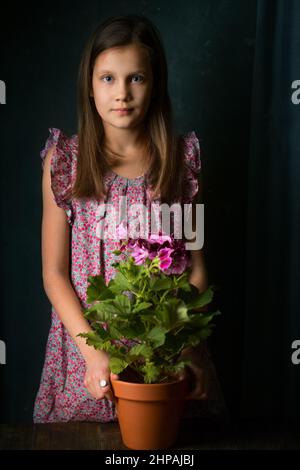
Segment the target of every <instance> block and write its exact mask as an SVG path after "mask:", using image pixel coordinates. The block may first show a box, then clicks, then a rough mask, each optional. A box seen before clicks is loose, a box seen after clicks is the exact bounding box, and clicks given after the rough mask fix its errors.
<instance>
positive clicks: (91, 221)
mask: <svg viewBox="0 0 300 470" xmlns="http://www.w3.org/2000/svg"><path fill="white" fill-rule="evenodd" d="M49 131H50V135H49V137H48V139H47V141H46V144H45V146H44V148H43V149H42V150H41V152H40V156H41V159H42V160H41V163H42V170H43V169H44V159H45V156H46V153H47V151H48V149H49V148H50V147H53V146H55V151H54V152H53V154H52V160H51V187H52V191H53V195H54V198H55V202H56V204H57V205H58V206H59V207H61V208H62V209H64V211H65V213H66V216H67V220H68V223H69V225H70V228H71V232H70V233H71V236H70V250H71V254H70V279H71V283H72V286H73V288H74V291H75V293H76V294H77V296H78V299H79V301H80V303H81V305H82V307H83V308H87V307H88V306H89V304H88V303H87V302H86V289H87V285H88V282H87V277H88V276H94V275H99V274H101V275H103V276H104V278H105V281H106V283H108V282H109V280H110V279H111V278H112V277H113V276H114V275H115V269H114V267H113V266H112V265H111V264H112V263H113V262H114V261H116V260H117V258H116V255H114V254H113V250H116V249H117V248H119V247H120V240H119V239H117V238H116V239H114V237H113V236H111V237H105V239H104V237H103V235H102V234H103V227H104V226H103V224H106V220H107V208H108V207H109V208H111V209H113V208H115V210H116V211H115V212H113V210H111V211H110V216H111V215H112V216H113V217H115V214H117V213H118V209H119V208H120V199H122V201H125V204H123V206H122V210H121V212H122V213H123V215H125V216H127V220H129V219H130V218H131V217H136V214H132V213H131V208H132V206H133V205H134V204H136V203H142V204H144V205H145V206H146V207H147V208H149V209H150V205H151V202H152V199H151V191H150V189H149V186H148V184H147V174H145V175H143V176H139V177H136V178H133V179H128V178H125V177H122V176H120V175H117V174H116V173H114V172H113V171H109V172H108V173H107V174H106V175H105V177H104V184H105V186H106V188H107V190H108V192H107V197H106V198H105V199H102V200H95V199H92V198H91V199H76V198H75V199H73V200H68V199H67V197H66V192H67V191H68V189H70V187H71V186H72V185H73V183H74V181H75V177H76V161H77V150H78V138H77V135H73V136H71V137H68V136H66V135H65V134H64V133H63V132H62V131H61V130H59V129H56V128H50V129H49ZM184 142H185V164H186V170H187V171H186V177H187V185H186V188H187V190H186V194H185V195H184V196H183V198H182V202H190V201H192V200H193V199H194V196H195V195H196V193H197V191H198V180H197V174H198V173H199V172H200V169H201V161H200V147H199V141H198V139H197V137H196V134H195V132H194V131H192V132H189V133H187V134H185V136H184ZM121 196H126V197H125V198H124V197H123V198H122V197H121ZM103 204H106V205H105V207H104V206H103ZM121 218H122V217H121ZM108 231H109V228H108ZM84 376H85V360H84V358H83V356H82V354H81V352H80V350H79V348H78V347H77V345H76V343H75V342H74V340H73V339H72V338H71V337H70V335H69V334H68V332H67V330H66V328H65V327H64V325H63V323H62V322H61V320H60V319H59V317H58V315H57V313H56V312H55V310H54V307H53V306H52V308H51V326H50V331H49V335H48V340H47V345H46V351H45V360H44V366H43V370H42V376H41V381H40V385H39V389H38V392H37V395H36V398H35V403H34V412H33V421H34V423H50V422H63V421H64V422H67V421H96V422H102V423H105V422H109V421H116V420H117V416H116V410H115V404H114V402H113V401H110V400H108V399H107V398H103V399H101V400H97V399H95V398H93V397H92V396H91V395H90V394H89V392H88V391H87V389H86V388H85V386H84V384H83V380H84Z"/></svg>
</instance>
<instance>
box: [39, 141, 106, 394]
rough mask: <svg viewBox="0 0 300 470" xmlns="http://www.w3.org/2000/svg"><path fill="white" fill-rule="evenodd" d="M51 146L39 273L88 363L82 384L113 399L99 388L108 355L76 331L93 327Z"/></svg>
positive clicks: (46, 166) (45, 174) (44, 185)
mask: <svg viewBox="0 0 300 470" xmlns="http://www.w3.org/2000/svg"><path fill="white" fill-rule="evenodd" d="M53 150H54V148H51V149H49V151H48V153H47V155H46V157H45V163H44V172H43V180H42V191H43V217H42V273H43V274H42V275H43V285H44V289H45V292H46V294H47V297H48V298H49V301H50V302H51V304H52V306H53V307H54V310H55V312H56V313H57V315H58V316H59V318H60V320H61V321H62V323H63V324H64V326H65V328H66V329H67V331H68V333H69V334H70V336H71V337H72V338H73V340H74V342H75V343H76V345H77V347H78V348H79V350H80V352H81V354H82V356H83V357H84V359H85V361H86V365H87V372H86V376H85V381H84V384H85V385H86V387H87V388H88V390H89V392H90V393H91V394H92V395H93V396H94V397H95V398H103V396H104V395H106V396H108V397H109V398H110V399H112V395H111V392H109V388H108V387H105V388H102V389H101V388H100V386H99V381H100V379H102V378H104V379H106V380H109V378H110V377H109V373H110V371H109V369H108V361H109V358H108V355H107V354H106V352H104V351H101V350H100V351H99V350H96V349H94V348H93V347H91V346H88V345H87V344H86V340H85V338H81V337H78V336H77V334H78V333H83V332H90V331H92V329H91V327H90V325H89V323H88V321H87V320H86V319H85V318H84V316H83V312H82V307H81V304H80V301H79V299H78V297H77V294H76V293H75V291H74V289H73V286H72V283H71V281H70V275H69V256H70V226H69V224H68V221H67V217H66V214H65V211H64V210H63V209H62V208H60V207H58V206H57V204H56V202H55V199H54V195H53V192H52V188H51V173H50V168H51V158H52V154H53Z"/></svg>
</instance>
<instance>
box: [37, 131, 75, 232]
mask: <svg viewBox="0 0 300 470" xmlns="http://www.w3.org/2000/svg"><path fill="white" fill-rule="evenodd" d="M48 130H49V136H48V137H47V139H46V142H45V144H44V146H43V148H42V149H41V151H40V157H41V162H42V170H44V162H45V157H46V155H47V153H48V150H49V149H50V148H54V151H53V153H52V156H51V188H52V191H53V195H54V198H55V201H56V204H57V205H58V206H59V207H61V208H63V209H65V211H66V214H67V217H68V222H69V223H70V224H71V225H72V223H73V215H74V214H73V210H72V204H71V200H70V198H69V191H70V190H71V188H72V186H73V184H74V181H75V178H76V161H77V152H78V140H77V135H76V134H74V135H72V136H70V137H69V136H67V135H66V134H65V133H64V132H63V131H61V130H60V129H57V128H55V127H50V128H49V129H48Z"/></svg>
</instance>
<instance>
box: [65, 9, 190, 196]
mask: <svg viewBox="0 0 300 470" xmlns="http://www.w3.org/2000/svg"><path fill="white" fill-rule="evenodd" d="M129 44H139V45H141V46H143V47H144V48H146V50H147V51H148V53H149V57H150V61H151V66H152V72H153V80H154V82H153V88H152V96H151V102H150V105H149V109H148V112H147V115H146V117H145V123H144V126H145V129H146V133H145V140H146V151H147V152H148V155H149V157H150V162H151V166H150V171H149V184H150V186H151V189H152V191H153V197H159V198H160V200H161V202H166V203H172V202H173V201H176V200H179V198H180V196H181V193H182V187H183V180H184V176H183V172H184V168H183V148H182V142H181V139H180V137H178V136H177V135H176V134H175V126H174V121H173V111H172V105H171V100H170V97H169V92H168V69H167V62H166V57H165V52H164V47H163V43H162V40H161V36H160V32H159V31H158V30H157V29H156V27H155V26H154V24H152V22H151V21H150V20H149V19H148V18H147V17H145V16H143V15H125V16H113V17H109V18H107V19H106V20H105V21H103V22H102V23H100V24H99V25H98V26H97V27H96V29H95V30H94V32H93V33H92V34H91V36H90V38H89V40H88V42H87V44H86V46H85V48H84V51H83V55H82V58H81V62H80V67H79V74H78V82H77V111H78V155H77V172H76V180H75V182H74V186H73V188H72V196H73V197H77V198H86V197H87V198H90V197H92V198H96V199H98V198H102V197H103V196H104V195H106V188H105V185H104V181H103V177H104V174H105V172H106V171H107V170H108V169H109V168H110V164H111V162H112V160H111V157H110V156H109V155H108V154H107V153H105V151H104V148H103V147H104V145H103V141H104V128H103V124H102V120H101V118H100V116H99V114H98V112H97V109H96V107H95V103H94V98H93V97H92V96H91V90H92V74H93V68H94V63H95V60H96V58H97V56H98V55H99V54H100V53H101V52H102V51H105V50H106V49H109V48H111V47H114V46H123V45H129Z"/></svg>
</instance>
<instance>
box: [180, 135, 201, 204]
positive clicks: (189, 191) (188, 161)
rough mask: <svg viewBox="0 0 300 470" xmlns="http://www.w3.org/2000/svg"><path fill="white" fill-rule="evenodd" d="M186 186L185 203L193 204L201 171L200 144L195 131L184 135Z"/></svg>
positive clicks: (184, 190)
mask: <svg viewBox="0 0 300 470" xmlns="http://www.w3.org/2000/svg"><path fill="white" fill-rule="evenodd" d="M183 149H184V165H185V170H186V173H185V175H186V176H185V184H184V189H183V202H184V203H190V202H193V200H194V198H195V196H196V194H197V193H198V190H199V182H198V178H199V176H198V175H199V173H200V171H201V158H200V153H201V152H200V144H199V140H198V137H197V136H196V134H195V131H191V132H188V133H187V134H184V135H183Z"/></svg>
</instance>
